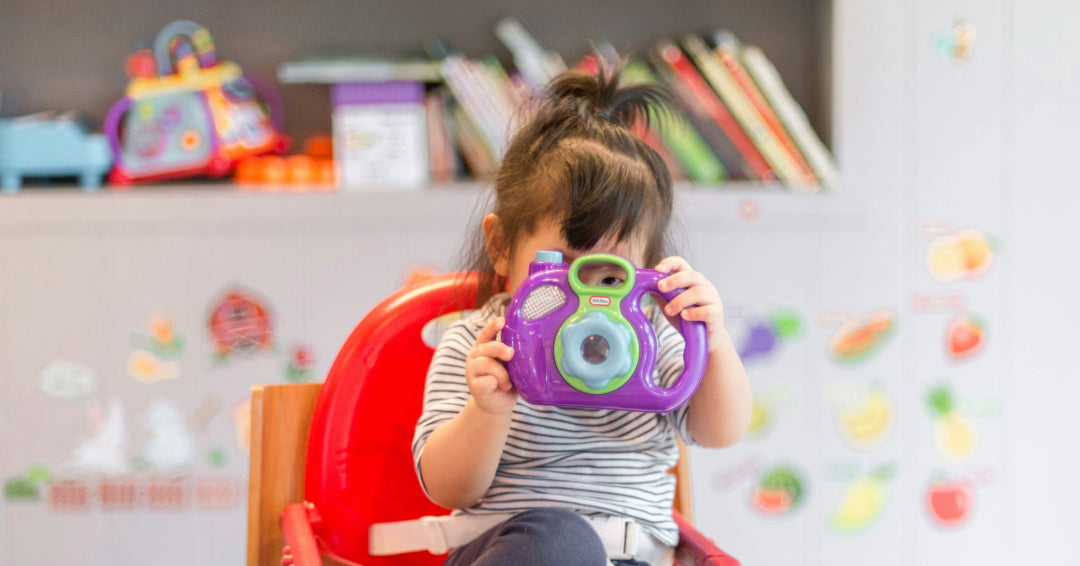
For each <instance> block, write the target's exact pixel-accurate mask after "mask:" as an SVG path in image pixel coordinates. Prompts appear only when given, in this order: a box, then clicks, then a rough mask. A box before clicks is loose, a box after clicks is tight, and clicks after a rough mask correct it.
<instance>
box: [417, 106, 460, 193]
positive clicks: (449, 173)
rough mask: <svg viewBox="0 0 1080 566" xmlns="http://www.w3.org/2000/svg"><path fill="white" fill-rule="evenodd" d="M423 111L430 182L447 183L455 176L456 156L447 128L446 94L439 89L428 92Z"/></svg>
mask: <svg viewBox="0 0 1080 566" xmlns="http://www.w3.org/2000/svg"><path fill="white" fill-rule="evenodd" d="M424 109H425V112H426V113H427V131H428V154H429V155H430V156H431V160H430V161H431V181H432V182H433V183H449V182H451V181H453V180H454V178H455V177H456V176H457V154H456V153H455V150H454V141H453V139H452V138H451V137H450V131H449V128H448V127H447V116H446V93H445V92H444V91H443V90H441V89H434V90H431V91H428V93H427V94H426V95H424Z"/></svg>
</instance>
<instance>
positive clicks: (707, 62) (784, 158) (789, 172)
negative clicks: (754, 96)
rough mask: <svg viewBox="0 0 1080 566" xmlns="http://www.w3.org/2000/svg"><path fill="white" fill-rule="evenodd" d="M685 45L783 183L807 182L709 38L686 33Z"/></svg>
mask: <svg viewBox="0 0 1080 566" xmlns="http://www.w3.org/2000/svg"><path fill="white" fill-rule="evenodd" d="M683 48H684V50H685V51H686V54H687V55H689V56H690V59H691V61H693V62H694V64H695V65H696V66H697V68H698V71H700V73H701V75H702V76H703V77H704V78H705V80H706V82H708V83H709V84H710V85H711V86H712V88H713V91H714V92H715V93H716V94H717V95H719V97H720V100H721V101H722V102H723V103H724V106H726V107H727V108H728V111H729V112H730V113H731V115H732V116H733V117H734V118H735V120H736V121H737V122H738V123H739V125H740V126H742V129H743V131H744V132H746V135H747V137H749V138H750V141H751V142H753V144H754V146H755V147H757V149H758V151H760V152H761V155H762V157H764V158H765V161H767V162H768V163H769V167H770V168H772V170H773V171H775V172H776V177H777V178H778V179H779V180H780V182H781V183H784V184H785V185H801V184H805V183H806V179H804V177H803V175H802V172H801V171H800V170H799V168H798V166H797V165H796V164H795V160H794V159H792V157H791V154H790V153H788V152H787V150H785V149H784V147H783V146H782V145H780V141H779V140H777V139H776V134H774V133H773V132H772V130H770V129H769V127H768V126H767V125H766V124H765V121H764V120H763V119H762V118H761V114H760V113H759V112H758V111H757V109H755V108H754V105H753V104H751V103H750V99H749V98H747V97H746V93H744V92H743V91H742V89H741V88H739V85H738V84H737V83H736V82H735V78H734V77H732V76H731V73H730V72H728V70H727V68H726V67H724V65H723V64H722V63H721V62H720V59H719V58H717V56H716V55H715V54H714V53H713V51H712V50H711V49H709V46H708V45H706V44H705V41H704V40H702V39H701V38H700V37H698V36H696V35H692V34H690V35H686V36H684V37H683Z"/></svg>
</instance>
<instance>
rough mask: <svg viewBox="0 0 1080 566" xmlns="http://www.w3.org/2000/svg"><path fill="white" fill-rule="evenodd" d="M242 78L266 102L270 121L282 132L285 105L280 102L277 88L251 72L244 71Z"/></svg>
mask: <svg viewBox="0 0 1080 566" xmlns="http://www.w3.org/2000/svg"><path fill="white" fill-rule="evenodd" d="M244 80H246V81H247V82H248V83H249V84H250V85H251V88H253V89H255V94H256V95H257V96H258V97H259V98H260V99H261V100H262V101H263V102H264V103H266V108H267V109H268V110H269V111H270V121H271V122H273V124H274V127H275V128H277V131H279V132H284V131H285V105H284V104H282V102H281V96H280V95H278V92H277V89H275V88H274V86H273V85H272V84H270V82H269V81H266V80H264V79H263V78H262V77H259V76H258V75H253V74H251V73H244Z"/></svg>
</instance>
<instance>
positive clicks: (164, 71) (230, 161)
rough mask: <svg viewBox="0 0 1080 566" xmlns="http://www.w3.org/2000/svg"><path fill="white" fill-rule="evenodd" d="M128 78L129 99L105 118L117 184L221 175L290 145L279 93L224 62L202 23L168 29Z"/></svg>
mask: <svg viewBox="0 0 1080 566" xmlns="http://www.w3.org/2000/svg"><path fill="white" fill-rule="evenodd" d="M128 75H130V77H131V82H129V83H128V86H127V90H126V92H125V96H124V97H123V98H121V99H120V100H119V101H117V102H116V104H114V105H113V106H112V108H111V109H109V113H108V114H107V115H106V117H105V134H106V135H108V137H109V145H110V147H111V149H112V153H113V162H114V168H113V170H112V172H111V173H110V175H109V180H110V181H111V182H113V183H118V184H126V183H130V182H132V181H146V180H154V179H169V178H179V177H191V176H197V175H210V176H215V177H217V176H222V175H225V174H227V173H228V172H229V171H230V170H231V169H232V167H233V165H234V164H235V163H236V162H237V161H239V160H240V159H243V158H245V157H251V156H254V155H261V154H265V153H272V152H281V151H284V149H285V147H286V146H287V145H288V142H287V140H286V139H285V138H284V137H283V136H282V135H281V134H280V133H279V132H280V131H281V126H282V111H281V101H280V99H279V98H278V97H277V95H276V93H274V91H273V89H271V88H270V87H269V86H268V85H267V84H266V83H264V82H262V81H261V80H259V79H258V78H257V77H255V76H253V75H250V74H246V73H244V72H242V71H241V70H240V67H239V66H237V65H236V64H235V63H232V62H230V61H220V62H219V61H218V60H217V56H216V54H215V52H214V43H213V40H212V39H211V38H210V32H209V31H207V30H206V28H204V27H202V26H200V25H198V24H196V23H193V22H188V21H176V22H173V23H171V24H169V25H167V26H165V27H164V28H163V29H162V30H161V32H160V33H158V35H157V37H156V38H155V40H154V50H153V51H150V50H143V51H139V52H137V53H135V54H133V55H132V56H131V58H130V59H129V60H128ZM267 108H269V110H267Z"/></svg>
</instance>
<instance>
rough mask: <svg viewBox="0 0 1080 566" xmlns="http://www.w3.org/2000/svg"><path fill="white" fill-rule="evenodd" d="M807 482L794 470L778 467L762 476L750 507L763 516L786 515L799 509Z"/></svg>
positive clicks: (755, 488) (786, 466)
mask: <svg viewBox="0 0 1080 566" xmlns="http://www.w3.org/2000/svg"><path fill="white" fill-rule="evenodd" d="M804 485H805V482H804V481H803V480H802V477H801V474H799V473H798V472H797V471H796V470H795V469H794V468H792V467H791V466H788V465H777V466H773V467H771V468H769V469H768V470H766V471H765V473H763V474H762V475H761V479H760V480H759V481H758V483H757V485H755V486H754V487H753V489H752V490H751V494H750V505H751V506H752V507H753V508H754V509H756V510H757V511H759V512H760V513H762V514H763V515H769V516H778V515H786V514H789V513H791V512H792V511H794V510H795V509H797V508H798V507H799V504H800V503H801V502H802V500H803V496H804V487H803V486H804Z"/></svg>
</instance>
